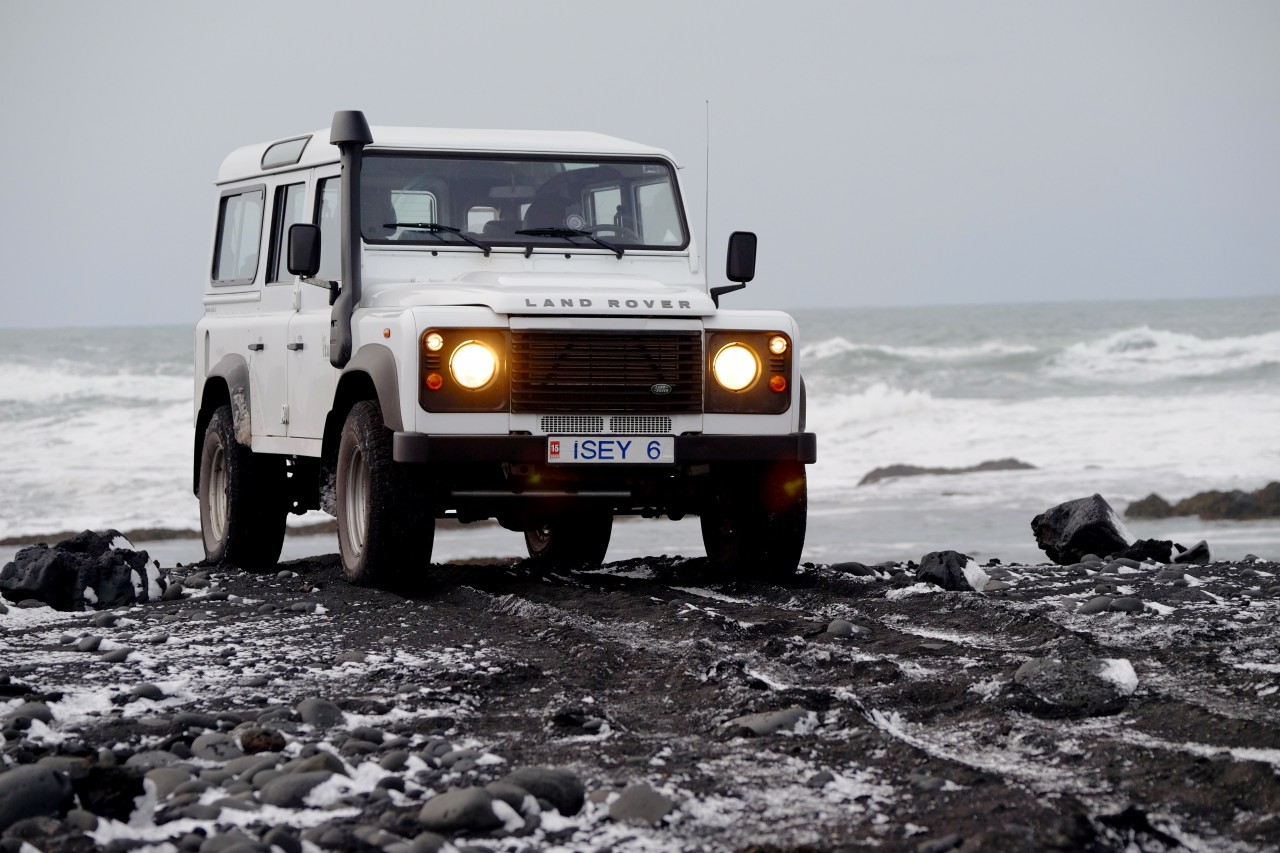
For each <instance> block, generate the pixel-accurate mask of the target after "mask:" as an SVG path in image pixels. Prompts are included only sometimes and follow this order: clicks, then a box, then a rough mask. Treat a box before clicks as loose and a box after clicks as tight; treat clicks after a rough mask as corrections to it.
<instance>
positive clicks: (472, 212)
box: [467, 206, 498, 234]
mask: <svg viewBox="0 0 1280 853" xmlns="http://www.w3.org/2000/svg"><path fill="white" fill-rule="evenodd" d="M497 218H498V208H496V207H489V206H482V207H472V208H470V209H468V210H467V230H468V231H471V232H473V233H476V234H479V233H480V232H481V231H483V230H484V224H485V223H486V222H488V221H489V220H490V219H497Z"/></svg>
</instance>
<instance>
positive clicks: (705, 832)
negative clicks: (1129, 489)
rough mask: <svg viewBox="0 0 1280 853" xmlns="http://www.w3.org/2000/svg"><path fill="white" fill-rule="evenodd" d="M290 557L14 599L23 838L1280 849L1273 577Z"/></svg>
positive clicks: (5, 618) (302, 843)
mask: <svg viewBox="0 0 1280 853" xmlns="http://www.w3.org/2000/svg"><path fill="white" fill-rule="evenodd" d="M279 568H280V571H279V572H278V573H271V574H249V573H244V572H237V571H234V570H231V571H224V570H210V569H205V568H182V567H179V568H174V569H170V570H168V573H169V579H170V581H171V587H170V592H169V593H168V597H169V599H170V600H166V601H160V602H156V603H153V604H145V605H138V606H134V607H130V608H120V609H116V610H111V611H86V612H83V613H62V612H57V611H53V610H51V609H49V608H47V607H24V606H19V605H16V604H13V603H8V605H7V612H3V613H0V717H2V718H4V728H3V734H2V736H0V738H2V739H0V753H2V755H3V761H4V764H5V765H6V771H5V772H4V773H2V774H0V826H5V825H7V826H8V829H7V830H5V834H6V836H7V837H6V839H5V840H4V841H3V842H2V844H3V845H4V847H3V849H14V850H16V849H19V848H20V847H21V843H22V841H25V842H26V843H29V844H30V845H31V846H32V847H35V848H36V849H40V850H47V851H52V850H92V849H109V850H128V849H136V848H149V849H184V850H201V851H228V850H235V851H241V850H267V849H269V847H270V846H272V845H274V846H277V847H280V848H281V849H282V850H284V851H287V853H294V851H297V850H301V849H341V850H351V849H365V850H379V849H381V850H387V851H389V853H403V851H416V850H438V849H444V850H449V849H450V845H452V847H453V848H456V849H458V850H490V851H524V850H563V851H596V850H601V851H603V850H614V851H659V850H662V851H666V850H690V851H692V850H756V851H765V850H845V849H862V848H868V847H875V848H877V849H881V850H909V851H920V852H921V853H933V852H934V851H945V850H952V849H959V850H975V851H976V850H1124V849H1130V850H1164V849H1172V848H1177V847H1185V848H1188V849H1192V850H1267V849H1276V847H1277V846H1280V779H1278V778H1277V768H1278V767H1280V726H1277V721H1278V720H1280V659H1278V658H1277V648H1280V621H1278V613H1280V574H1278V573H1280V566H1278V565H1276V564H1273V563H1262V562H1255V563H1236V564H1224V563H1218V564H1213V565H1208V566H1198V567H1185V566H1155V565H1146V564H1133V565H1103V564H1102V563H1101V562H1096V563H1092V564H1078V565H1075V566H1070V567H1062V566H997V565H988V566H986V567H984V569H983V571H984V572H985V573H986V575H987V577H986V578H979V579H978V585H979V586H980V587H981V588H982V589H983V590H984V592H944V591H941V590H940V589H938V588H937V587H933V586H930V585H926V584H921V583H917V582H916V581H915V578H914V575H913V573H912V572H911V571H909V570H908V571H903V570H904V569H909V568H910V567H906V566H902V567H895V566H889V565H884V566H879V567H873V568H866V567H863V566H860V565H858V564H839V565H838V566H835V567H830V566H810V567H806V568H805V569H804V570H803V572H802V573H801V575H800V577H798V578H797V579H796V581H795V582H794V583H791V584H790V585H788V586H786V587H781V586H770V585H765V584H739V583H717V582H714V581H713V580H712V579H709V578H708V577H706V576H705V573H704V571H703V561H702V560H696V559H695V560H685V559H681V558H679V557H660V558H648V559H643V560H631V561H626V562H621V563H612V564H609V565H606V566H605V567H603V568H602V569H599V570H596V571H590V572H574V573H565V574H553V575H538V574H535V573H532V572H531V571H530V570H529V569H528V568H527V567H525V566H524V565H522V564H520V563H516V562H514V561H507V562H504V563H500V564H484V563H479V564H470V565H460V564H451V565H442V566H433V567H431V570H430V572H429V573H427V574H424V582H423V585H422V588H421V589H419V590H416V591H414V592H413V594H412V595H409V596H402V595H396V594H392V593H388V592H383V591H378V590H370V589H360V588H355V587H352V586H350V585H348V584H347V583H346V582H345V581H344V580H343V579H342V576H341V572H340V569H339V567H338V562H337V558H336V557H323V558H319V559H308V560H299V561H295V562H292V563H285V564H282V565H281V566H280V567H279ZM175 580H180V581H182V586H181V588H179V587H178V586H176V585H172V582H173V581H175ZM179 593H180V594H181V596H182V597H180V598H178V597H174V596H177V595H178V594H179ZM113 616H114V618H112V617H113ZM95 638H97V639H96V640H95ZM39 813H44V814H46V815H47V816H45V817H30V815H36V814H39ZM22 818H25V819H22ZM15 821H16V822H15ZM19 839H21V840H22V841H20V840H19Z"/></svg>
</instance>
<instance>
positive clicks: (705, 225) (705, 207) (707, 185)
mask: <svg viewBox="0 0 1280 853" xmlns="http://www.w3.org/2000/svg"><path fill="white" fill-rule="evenodd" d="M703 103H704V105H705V112H704V115H705V119H706V131H705V135H706V156H707V162H706V168H705V171H706V180H705V181H704V182H703V185H702V191H703V194H704V195H703V199H702V268H703V269H704V270H705V269H707V249H708V248H710V246H711V99H710V98H707V100H706V101H704V102H703ZM707 278H708V281H710V276H708V277H707Z"/></svg>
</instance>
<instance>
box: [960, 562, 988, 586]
mask: <svg viewBox="0 0 1280 853" xmlns="http://www.w3.org/2000/svg"><path fill="white" fill-rule="evenodd" d="M964 579H965V580H966V581H968V582H969V586H971V587H973V589H974V591H976V592H982V590H983V588H984V587H985V586H986V585H987V581H989V580H991V576H990V575H988V574H987V573H986V572H984V571H983V570H982V567H981V566H979V565H978V562H977V560H974V559H970V560H969V561H968V562H967V563H965V564H964Z"/></svg>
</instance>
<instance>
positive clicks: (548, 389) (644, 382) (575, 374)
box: [511, 331, 702, 413]
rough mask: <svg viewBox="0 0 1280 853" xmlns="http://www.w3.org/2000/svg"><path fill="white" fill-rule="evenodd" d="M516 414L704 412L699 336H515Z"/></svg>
mask: <svg viewBox="0 0 1280 853" xmlns="http://www.w3.org/2000/svg"><path fill="white" fill-rule="evenodd" d="M663 386H669V387H670V391H669V392H668V393H665V394H663V393H655V390H654V389H655V388H657V389H658V390H659V391H661V390H663ZM511 411H513V412H661V413H697V412H701V411H702V335H701V333H699V332H570V331H555V332H546V331H513V332H512V333H511Z"/></svg>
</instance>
